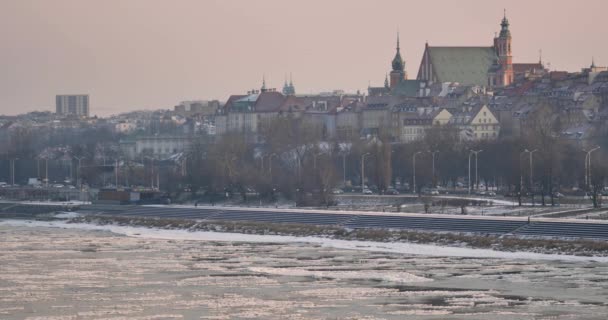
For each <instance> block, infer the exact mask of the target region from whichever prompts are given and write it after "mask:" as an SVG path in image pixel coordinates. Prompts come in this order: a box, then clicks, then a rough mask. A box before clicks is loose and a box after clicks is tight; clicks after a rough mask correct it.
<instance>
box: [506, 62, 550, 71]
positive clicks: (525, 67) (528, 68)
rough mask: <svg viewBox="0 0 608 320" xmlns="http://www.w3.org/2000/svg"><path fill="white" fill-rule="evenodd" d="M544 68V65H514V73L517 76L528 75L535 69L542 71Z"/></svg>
mask: <svg viewBox="0 0 608 320" xmlns="http://www.w3.org/2000/svg"><path fill="white" fill-rule="evenodd" d="M542 68H543V65H542V64H540V63H538V62H537V63H514V64H513V72H515V74H522V73H526V72H528V71H532V70H534V69H536V70H541V69H542Z"/></svg>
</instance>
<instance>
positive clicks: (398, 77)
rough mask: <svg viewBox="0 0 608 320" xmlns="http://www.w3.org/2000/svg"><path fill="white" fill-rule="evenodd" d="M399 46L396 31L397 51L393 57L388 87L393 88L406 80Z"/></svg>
mask: <svg viewBox="0 0 608 320" xmlns="http://www.w3.org/2000/svg"><path fill="white" fill-rule="evenodd" d="M400 50H401V49H400V48H399V33H397V53H396V54H395V58H393V63H392V66H393V70H392V71H391V83H390V88H391V89H393V88H395V87H396V86H397V84H398V83H400V82H401V81H403V80H407V72H405V62H404V61H403V58H401V52H400Z"/></svg>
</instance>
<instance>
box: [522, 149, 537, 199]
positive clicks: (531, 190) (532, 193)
mask: <svg viewBox="0 0 608 320" xmlns="http://www.w3.org/2000/svg"><path fill="white" fill-rule="evenodd" d="M536 151H538V149H534V150H532V151H530V150H528V149H526V150H524V153H529V154H530V193H531V195H532V206H534V169H533V168H534V167H533V165H532V155H533V154H534V152H536Z"/></svg>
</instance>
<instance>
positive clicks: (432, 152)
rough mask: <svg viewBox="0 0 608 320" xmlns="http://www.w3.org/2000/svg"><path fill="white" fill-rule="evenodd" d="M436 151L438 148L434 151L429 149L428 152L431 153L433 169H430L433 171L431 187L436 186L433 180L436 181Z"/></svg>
mask: <svg viewBox="0 0 608 320" xmlns="http://www.w3.org/2000/svg"><path fill="white" fill-rule="evenodd" d="M438 152H439V150H435V151H429V153H430V154H431V155H432V157H433V161H432V162H433V171H432V172H433V177H432V178H433V179H432V182H433V187H436V186H437V185H436V183H435V181H436V179H435V154H437V153H438Z"/></svg>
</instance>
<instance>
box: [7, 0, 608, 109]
mask: <svg viewBox="0 0 608 320" xmlns="http://www.w3.org/2000/svg"><path fill="white" fill-rule="evenodd" d="M506 4H508V6H507V7H506V9H507V16H508V18H509V20H510V22H511V32H512V34H513V51H514V61H515V62H535V61H538V52H539V49H542V50H543V60H544V61H545V62H550V63H551V69H554V70H556V69H557V70H569V71H576V70H579V69H580V68H582V67H586V66H588V65H589V64H590V63H591V57H592V56H595V60H596V64H598V65H606V64H608V54H607V51H608V50H607V49H608V42H607V41H606V22H605V21H606V13H607V12H608V1H606V0H581V1H562V0H534V1H531V0H511V1H493V0H492V1H488V0H462V1H443V0H441V1H439V0H428V1H406V0H395V1H379V0H378V1H371V0H370V1H356V0H336V1H329V0H306V1H304V0H301V1H294V0H260V1H245V0H243V1H230V0H217V1H205V0H175V1H169V0H164V1H160V0H158V1H157V0H98V1H92V0H91V1H84V0H52V1H48V0H39V1H34V0H0V113H1V114H18V113H22V112H26V111H31V110H54V101H55V95H56V94H68V93H88V94H90V96H91V114H98V115H108V114H111V113H119V112H124V111H128V110H134V109H156V108H171V107H172V106H174V105H175V104H177V103H178V102H179V101H182V100H193V99H220V100H225V99H226V98H227V97H228V96H229V95H230V94H239V93H243V92H245V91H247V90H250V89H252V88H259V87H260V85H261V78H262V75H263V74H265V75H266V81H267V83H268V85H269V86H270V87H276V88H281V87H282V85H283V80H284V77H285V74H289V73H290V72H291V73H292V74H293V79H294V84H295V86H296V90H297V92H298V93H310V92H319V91H330V90H333V89H343V90H347V91H353V92H354V91H356V90H357V89H360V90H366V88H367V85H368V82H369V81H371V84H372V85H382V83H383V81H384V75H385V74H386V73H387V72H388V71H389V70H390V61H391V59H392V58H393V55H394V51H395V37H396V31H397V29H399V30H400V33H401V47H402V55H403V57H404V59H405V60H406V68H407V71H408V73H409V76H410V78H414V77H415V76H416V74H417V72H418V65H419V63H420V56H421V55H422V51H423V49H424V43H425V41H427V40H428V42H429V44H430V45H461V46H465V45H467V46H471V45H473V46H475V45H479V46H481V45H487V46H490V45H491V44H492V38H493V36H494V33H495V32H496V31H498V30H499V23H500V20H501V19H502V13H503V7H504V6H505V5H506Z"/></svg>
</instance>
